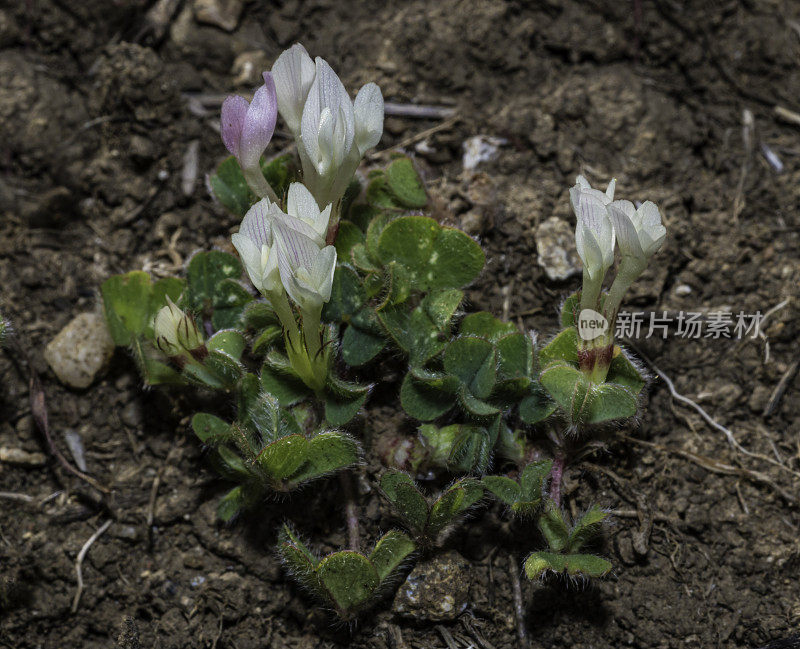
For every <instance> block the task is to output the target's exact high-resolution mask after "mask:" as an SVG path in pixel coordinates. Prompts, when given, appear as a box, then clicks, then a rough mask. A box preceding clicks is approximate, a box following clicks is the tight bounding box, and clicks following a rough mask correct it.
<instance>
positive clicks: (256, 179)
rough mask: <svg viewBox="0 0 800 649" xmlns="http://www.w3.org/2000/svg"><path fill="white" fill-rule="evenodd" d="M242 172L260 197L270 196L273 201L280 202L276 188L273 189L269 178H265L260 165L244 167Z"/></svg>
mask: <svg viewBox="0 0 800 649" xmlns="http://www.w3.org/2000/svg"><path fill="white" fill-rule="evenodd" d="M242 173H243V174H244V179H245V180H246V181H247V184H248V185H249V186H250V189H252V190H253V192H254V193H255V194H256V195H257V196H258V197H259V198H268V199H269V200H271V201H272V202H273V203H280V199H279V198H278V195H277V194H276V193H275V190H274V189H272V187H271V186H270V184H269V183H268V182H267V179H266V178H264V174H263V173H262V171H261V166H260V165H257V166H255V167H253V168H251V169H242Z"/></svg>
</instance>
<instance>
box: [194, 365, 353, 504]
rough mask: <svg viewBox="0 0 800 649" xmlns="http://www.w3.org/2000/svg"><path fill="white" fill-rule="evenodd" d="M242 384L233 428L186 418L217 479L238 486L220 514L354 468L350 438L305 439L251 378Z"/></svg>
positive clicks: (207, 417) (212, 419)
mask: <svg viewBox="0 0 800 649" xmlns="http://www.w3.org/2000/svg"><path fill="white" fill-rule="evenodd" d="M250 376H252V375H250ZM242 383H243V384H247V385H245V386H243V390H242V393H241V395H240V404H239V418H238V420H237V421H236V422H234V423H233V424H229V423H227V422H225V421H224V420H222V419H220V418H219V417H216V416H215V415H212V414H209V413H198V414H196V415H195V416H194V417H193V418H192V428H193V429H194V432H195V434H196V435H197V437H198V438H199V439H200V441H201V442H202V443H203V444H206V445H207V446H210V447H211V448H212V449H213V450H214V455H213V456H212V458H213V461H214V464H215V466H216V467H217V469H218V470H219V471H220V473H221V474H222V475H223V477H225V478H228V479H230V480H233V481H234V482H239V483H241V484H240V487H239V491H238V492H237V494H239V495H238V496H235V497H234V496H231V497H230V498H228V497H227V496H226V500H225V502H224V507H225V512H226V513H230V512H231V511H233V510H234V506H235V505H236V506H238V508H239V509H242V508H244V507H246V506H247V504H248V503H255V502H258V501H260V500H262V499H263V497H264V496H265V495H266V494H267V493H268V492H269V491H271V490H272V491H292V490H293V489H296V488H297V487H299V486H300V485H302V484H304V483H306V482H309V481H311V480H315V479H317V478H321V477H323V476H325V475H328V474H330V473H333V472H335V471H339V470H341V469H344V468H346V467H348V466H352V465H353V464H355V463H356V462H358V460H359V457H360V455H361V449H360V447H359V445H358V443H357V442H356V441H355V440H354V439H353V438H352V437H350V436H348V435H346V434H344V433H341V432H338V431H325V432H321V433H317V434H311V435H307V434H306V433H304V432H303V430H302V429H301V428H300V426H299V425H298V422H297V419H296V417H295V416H294V415H293V413H292V412H291V411H289V410H286V409H283V408H281V407H280V404H279V403H278V400H277V399H276V398H275V397H274V396H272V395H271V394H269V393H266V392H263V391H259V390H258V380H257V379H256V378H255V377H252V379H248V380H246V381H243V382H242ZM229 495H230V494H229ZM237 503H238V504H237ZM236 512H238V509H237V510H236ZM236 512H233V513H234V514H235V513H236ZM232 515H233V514H230V515H229V516H227V518H228V519H229V518H230V517H231V516H232Z"/></svg>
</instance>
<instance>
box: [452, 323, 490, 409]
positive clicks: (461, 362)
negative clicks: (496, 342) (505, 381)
mask: <svg viewBox="0 0 800 649" xmlns="http://www.w3.org/2000/svg"><path fill="white" fill-rule="evenodd" d="M443 360H444V369H445V372H447V373H448V374H452V375H453V376H457V377H458V378H459V379H460V380H461V382H462V383H464V384H465V385H466V386H467V388H468V389H469V391H470V392H471V393H472V395H474V396H475V397H477V398H478V399H486V398H488V396H489V395H490V394H491V393H492V389H493V388H494V384H495V380H496V378H497V353H496V351H495V348H494V347H493V346H492V344H491V343H490V342H489V341H487V340H485V339H483V338H478V337H477V336H462V337H461V338H456V339H455V340H453V341H451V342H450V344H449V345H448V346H447V348H446V349H445V351H444V358H443Z"/></svg>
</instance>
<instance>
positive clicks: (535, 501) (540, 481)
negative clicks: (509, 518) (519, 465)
mask: <svg viewBox="0 0 800 649" xmlns="http://www.w3.org/2000/svg"><path fill="white" fill-rule="evenodd" d="M552 467H553V462H552V461H551V460H541V461H539V462H531V463H529V464H528V465H527V466H526V467H525V468H524V469H523V470H522V471H521V472H520V474H519V476H518V477H517V479H516V480H512V479H511V478H509V477H506V476H503V475H487V476H484V478H483V486H484V487H486V489H488V490H489V491H490V492H491V493H493V494H494V495H495V496H496V497H497V499H498V500H500V501H501V502H503V503H505V504H506V505H508V506H509V508H510V509H511V511H512V513H513V514H514V515H515V516H520V517H530V516H533V515H534V514H535V513H536V512H537V511H538V509H539V506H540V505H541V503H542V490H543V488H544V481H545V480H546V479H547V476H549V475H550V469H552Z"/></svg>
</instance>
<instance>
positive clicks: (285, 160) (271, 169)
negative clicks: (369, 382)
mask: <svg viewBox="0 0 800 649" xmlns="http://www.w3.org/2000/svg"><path fill="white" fill-rule="evenodd" d="M261 173H263V174H264V177H265V178H266V179H267V182H268V183H269V185H270V187H272V189H273V190H275V193H276V194H277V195H278V196H279V197H283V196H286V194H287V193H288V191H289V185H290V184H291V183H292V182H294V181H295V180H297V179H298V178H299V169H298V168H297V163H296V162H295V159H294V157H293V156H292V155H291V154H289V153H287V154H284V155H279V156H276V157H274V158H272V160H264V159H262V160H261Z"/></svg>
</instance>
